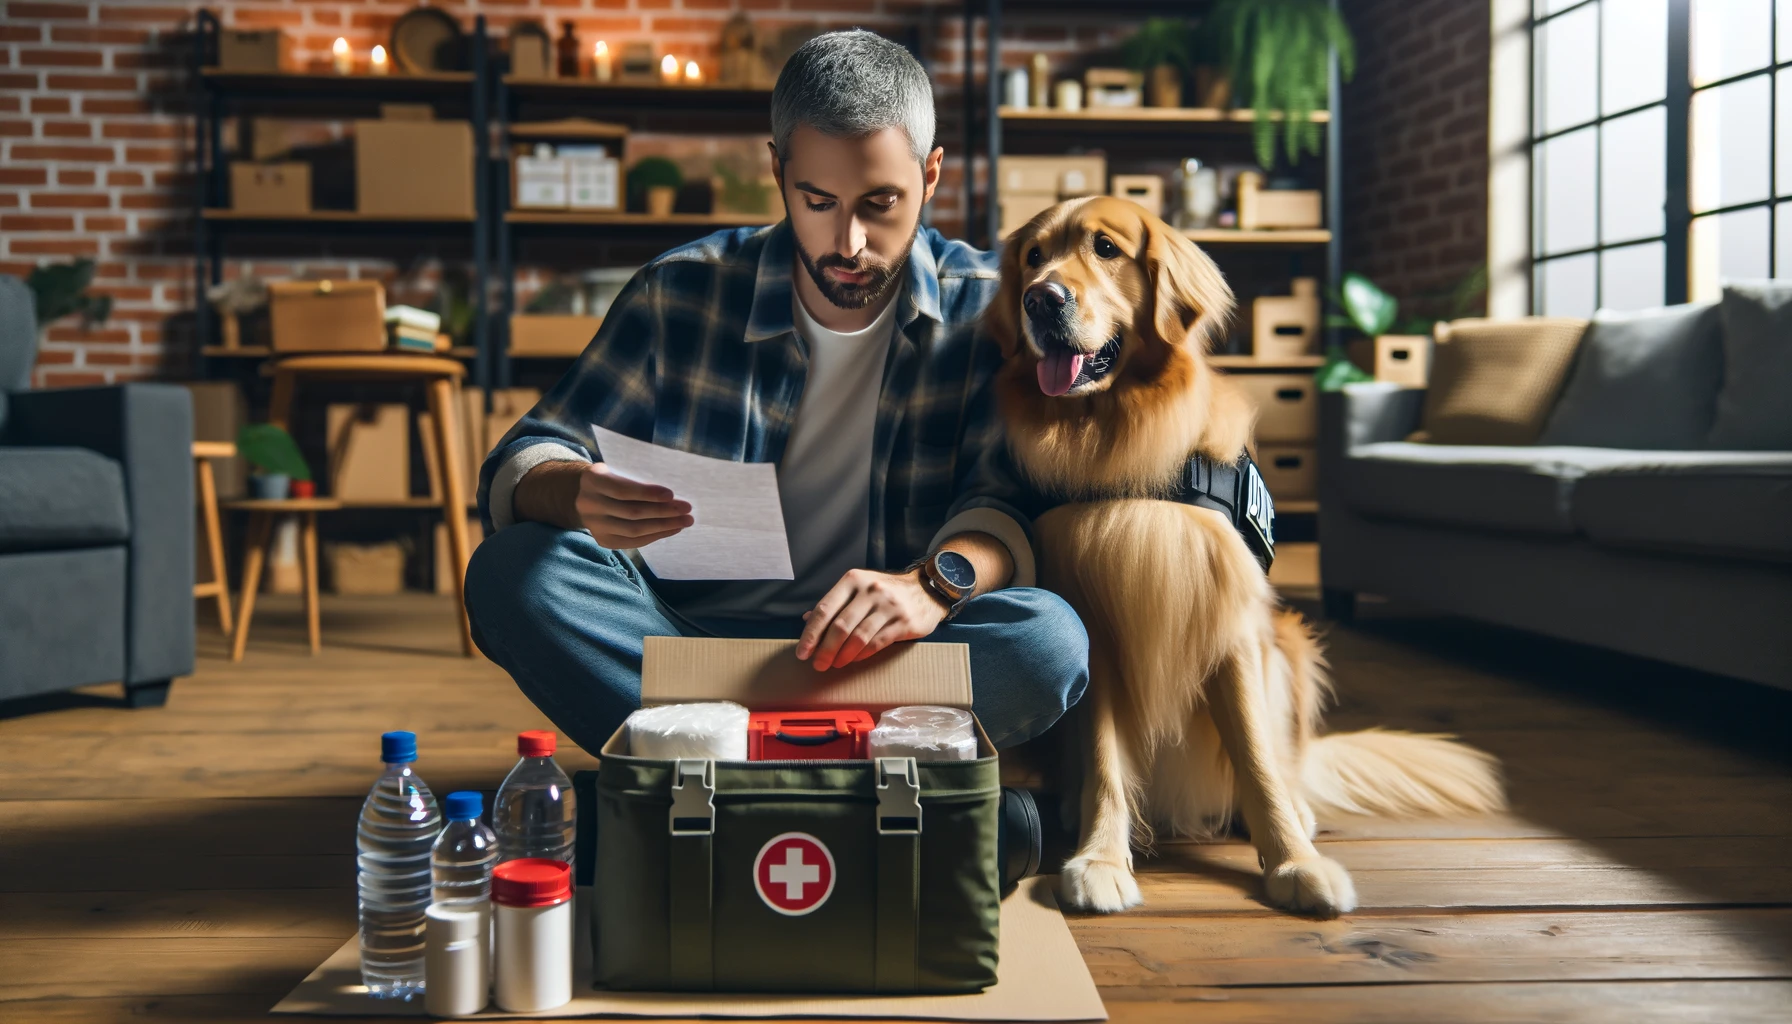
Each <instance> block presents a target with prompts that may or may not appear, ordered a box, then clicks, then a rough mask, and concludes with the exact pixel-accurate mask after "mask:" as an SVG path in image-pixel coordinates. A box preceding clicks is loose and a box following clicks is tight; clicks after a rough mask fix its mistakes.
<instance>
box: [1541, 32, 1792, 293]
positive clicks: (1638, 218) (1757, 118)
mask: <svg viewBox="0 0 1792 1024" xmlns="http://www.w3.org/2000/svg"><path fill="white" fill-rule="evenodd" d="M1531 68H1532V80H1531V175H1532V177H1531V259H1532V264H1531V272H1532V280H1531V309H1532V312H1534V313H1539V314H1543V315H1554V316H1587V315H1590V314H1591V313H1592V312H1593V311H1594V310H1595V309H1613V310H1626V309H1643V308H1647V307H1650V306H1659V305H1662V304H1664V303H1671V302H1681V301H1686V300H1688V299H1691V300H1695V301H1696V300H1703V299H1715V298H1717V296H1718V294H1719V291H1720V290H1721V286H1722V282H1723V281H1725V280H1732V279H1738V278H1764V277H1774V276H1779V275H1789V276H1792V201H1789V200H1792V0H1532V22H1531ZM1676 78H1678V79H1679V81H1675V79H1676Z"/></svg>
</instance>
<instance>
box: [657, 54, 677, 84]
mask: <svg viewBox="0 0 1792 1024" xmlns="http://www.w3.org/2000/svg"><path fill="white" fill-rule="evenodd" d="M660 81H662V82H664V83H665V84H667V85H677V84H678V58H677V57H674V56H672V55H671V54H669V53H668V54H666V56H665V57H664V58H662V59H661V60H660Z"/></svg>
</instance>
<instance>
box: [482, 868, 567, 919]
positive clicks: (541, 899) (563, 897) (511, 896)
mask: <svg viewBox="0 0 1792 1024" xmlns="http://www.w3.org/2000/svg"><path fill="white" fill-rule="evenodd" d="M569 899H572V865H571V864H568V863H566V862H565V861H561V860H548V859H547V858H545V857H523V858H520V859H518V860H507V861H505V862H504V863H502V864H500V865H498V866H497V867H495V868H493V869H492V902H493V903H497V904H500V905H502V906H506V907H551V906H553V905H554V904H556V903H565V902H566V901H567V900H569Z"/></svg>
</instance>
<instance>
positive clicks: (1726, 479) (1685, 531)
mask: <svg viewBox="0 0 1792 1024" xmlns="http://www.w3.org/2000/svg"><path fill="white" fill-rule="evenodd" d="M1574 520H1575V523H1576V525H1577V526H1579V528H1580V529H1581V531H1582V532H1583V533H1585V534H1586V535H1587V537H1588V538H1590V539H1591V540H1593V541H1595V542H1597V543H1600V544H1611V545H1625V546H1636V547H1658V548H1673V549H1677V550H1682V551H1694V552H1699V553H1709V554H1724V555H1735V556H1740V557H1752V558H1773V559H1782V560H1786V561H1792V452H1657V453H1654V458H1653V459H1651V460H1650V461H1649V462H1647V463H1636V464H1631V465H1625V466H1613V467H1609V468H1604V469H1596V470H1593V471H1592V472H1590V473H1588V474H1587V475H1586V476H1585V477H1583V478H1582V479H1581V480H1580V481H1579V482H1578V483H1577V484H1576V485H1575V488H1574Z"/></svg>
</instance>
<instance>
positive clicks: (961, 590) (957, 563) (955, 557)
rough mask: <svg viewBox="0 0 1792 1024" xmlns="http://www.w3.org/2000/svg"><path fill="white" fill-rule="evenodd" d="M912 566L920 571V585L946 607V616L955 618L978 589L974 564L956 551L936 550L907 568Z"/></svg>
mask: <svg viewBox="0 0 1792 1024" xmlns="http://www.w3.org/2000/svg"><path fill="white" fill-rule="evenodd" d="M915 569H919V570H921V585H922V586H924V587H926V588H927V592H928V593H930V594H932V595H933V596H934V597H936V598H938V599H939V601H940V603H941V604H943V605H945V606H946V618H948V619H951V618H953V617H955V616H956V615H957V614H958V610H959V609H960V608H963V607H964V603H965V602H966V601H969V600H970V599H971V594H973V593H974V592H976V590H977V567H976V566H974V565H972V564H971V560H970V559H968V558H966V557H964V556H963V555H961V554H959V553H958V552H956V551H936V552H934V553H933V554H931V555H929V556H927V557H926V558H923V559H921V560H920V561H919V562H916V563H915V564H914V565H911V566H909V571H913V570H915Z"/></svg>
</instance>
